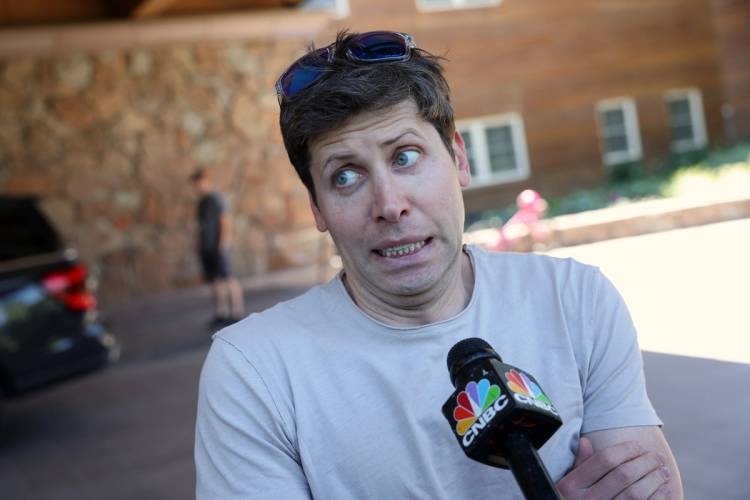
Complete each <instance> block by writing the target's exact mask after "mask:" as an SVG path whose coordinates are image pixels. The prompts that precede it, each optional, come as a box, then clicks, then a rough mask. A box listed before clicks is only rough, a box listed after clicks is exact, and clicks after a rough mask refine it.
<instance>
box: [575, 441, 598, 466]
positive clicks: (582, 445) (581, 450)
mask: <svg viewBox="0 0 750 500" xmlns="http://www.w3.org/2000/svg"><path fill="white" fill-rule="evenodd" d="M593 454H594V445H593V444H591V440H590V439H589V438H587V437H585V436H581V439H580V440H579V441H578V454H577V455H576V463H575V464H574V465H573V468H575V467H578V466H579V465H580V464H582V463H583V462H585V461H586V460H588V459H589V457H590V456H591V455H593Z"/></svg>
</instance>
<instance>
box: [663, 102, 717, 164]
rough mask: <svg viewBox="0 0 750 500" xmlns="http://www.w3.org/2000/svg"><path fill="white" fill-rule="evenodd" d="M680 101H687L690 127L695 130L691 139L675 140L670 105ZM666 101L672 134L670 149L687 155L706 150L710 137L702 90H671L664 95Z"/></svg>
mask: <svg viewBox="0 0 750 500" xmlns="http://www.w3.org/2000/svg"><path fill="white" fill-rule="evenodd" d="M678 99H687V102H688V108H689V110H690V125H691V126H692V128H693V137H692V138H691V139H689V140H688V139H682V140H675V139H674V134H673V133H672V131H673V130H674V126H673V123H672V113H671V112H670V111H669V104H670V103H671V102H672V101H675V100H678ZM664 101H665V103H666V105H667V119H668V120H669V131H670V134H671V138H672V139H671V142H670V149H671V150H672V151H673V152H675V153H685V152H688V151H695V150H698V149H702V148H705V147H706V146H707V145H708V135H707V134H706V119H705V115H704V113H703V96H702V95H701V91H700V89H698V88H696V87H689V88H683V89H671V90H668V91H667V92H665V93H664Z"/></svg>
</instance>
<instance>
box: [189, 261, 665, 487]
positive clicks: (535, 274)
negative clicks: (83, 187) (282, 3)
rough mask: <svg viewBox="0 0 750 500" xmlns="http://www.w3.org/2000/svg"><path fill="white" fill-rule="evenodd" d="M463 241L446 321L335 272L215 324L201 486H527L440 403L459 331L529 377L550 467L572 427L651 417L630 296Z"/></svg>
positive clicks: (564, 450)
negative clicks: (487, 455)
mask: <svg viewBox="0 0 750 500" xmlns="http://www.w3.org/2000/svg"><path fill="white" fill-rule="evenodd" d="M467 251H468V252H469V255H470V256H471V260H472V264H473V266H474V270H475V276H476V279H475V285H474V290H473V293H472V297H471V300H470V302H469V304H468V306H467V307H466V308H465V309H464V310H463V311H462V312H461V313H459V314H458V315H456V316H455V317H453V318H451V319H448V320H445V321H441V322H438V323H434V324H430V325H425V326H421V327H408V328H397V327H392V326H387V325H384V324H382V323H379V322H378V321H376V320H374V319H372V318H371V317H369V316H368V315H366V314H365V313H363V312H362V311H361V310H360V309H359V308H358V307H357V306H356V305H355V304H354V302H353V301H352V300H351V298H350V297H349V295H348V294H347V292H346V290H345V288H344V286H343V284H342V282H341V279H340V277H337V278H336V279H334V280H333V281H331V282H329V283H327V284H326V285H322V286H318V287H315V288H313V289H311V290H309V291H308V292H307V293H305V294H304V295H302V296H300V297H298V298H296V299H293V300H291V301H289V302H285V303H282V304H279V305H277V306H275V307H273V308H271V309H269V310H267V311H265V312H263V313H260V314H254V315H252V316H250V317H249V318H247V319H245V320H243V321H241V322H240V323H237V324H235V325H233V326H231V327H228V328H226V329H224V330H222V331H221V332H219V333H218V334H217V335H216V336H215V338H214V342H213V345H212V346H211V350H210V352H209V354H208V357H207V359H206V362H205V365H204V368H203V372H202V374H201V381H200V389H199V402H198V418H197V424H196V444H195V460H196V467H197V497H198V499H199V500H204V499H225V500H226V499H234V498H237V499H239V498H242V499H269V500H278V499H284V500H296V499H309V498H311V497H312V498H316V499H324V500H327V499H349V498H357V499H379V498H383V499H429V500H436V499H445V500H456V499H463V498H466V499H473V498H482V497H484V496H486V497H487V498H522V495H521V492H520V490H519V489H518V486H517V485H516V484H515V481H514V479H513V476H512V474H511V473H510V472H509V471H505V470H501V469H495V468H492V467H489V466H486V465H483V464H480V463H478V462H474V461H472V460H469V459H468V458H467V457H466V456H465V455H464V453H463V451H462V450H461V448H460V447H459V444H458V442H457V441H456V439H455V437H454V435H453V434H452V431H451V429H450V427H449V424H448V422H447V421H446V420H445V418H444V417H443V415H442V413H441V406H442V404H443V403H444V402H445V400H446V399H447V398H448V396H449V395H450V394H451V393H452V392H453V390H454V388H453V386H452V385H451V383H450V380H449V377H448V371H447V369H446V355H447V353H448V351H449V350H450V348H451V347H452V346H453V345H454V344H455V343H456V342H458V341H459V340H461V339H464V338H467V337H481V338H483V339H485V340H486V341H488V342H489V343H490V344H491V345H492V346H493V347H494V348H495V350H496V351H498V353H499V354H500V355H501V356H502V358H503V360H504V361H505V362H506V363H509V364H512V365H515V366H518V367H519V368H522V369H524V370H526V371H528V372H529V373H531V374H532V375H534V377H535V378H536V379H537V381H538V382H539V384H540V386H541V387H542V389H543V390H544V391H545V393H546V394H547V395H548V396H549V398H550V399H551V400H552V402H553V403H554V404H555V406H556V408H557V410H558V411H559V412H560V415H561V417H562V419H563V422H564V425H563V427H562V428H561V429H559V430H558V431H557V433H556V434H555V435H554V436H553V437H552V438H551V439H550V440H549V441H548V442H547V444H545V445H544V446H543V447H542V449H541V450H540V455H541V457H542V459H543V461H544V463H545V464H546V466H547V468H548V469H549V472H550V474H551V476H552V477H553V479H554V480H558V479H559V478H560V477H561V476H563V475H564V473H565V472H566V471H567V470H568V469H569V468H570V467H571V466H572V464H573V461H574V459H575V451H576V449H577V446H578V438H579V435H580V434H582V433H587V432H591V431H596V430H601V429H609V428H618V427H627V426H635V425H660V424H661V422H660V421H659V419H658V417H657V416H656V414H655V412H654V410H653V408H652V406H651V403H650V402H649V400H648V397H647V395H646V389H645V383H644V378H643V370H642V362H641V357H640V352H639V350H638V345H637V342H636V335H635V330H634V328H633V324H632V322H631V319H630V316H629V314H628V311H627V308H626V306H625V304H624V303H623V301H622V299H621V297H620V295H619V294H618V293H617V291H616V290H615V288H614V287H613V286H612V284H611V283H610V282H609V281H608V280H607V279H606V278H605V277H604V276H603V275H602V274H601V273H600V272H599V271H598V270H597V269H596V268H593V267H590V266H586V265H582V264H580V263H577V262H575V261H573V260H570V259H566V260H562V259H555V258H551V257H545V256H538V255H523V254H509V253H489V252H485V251H482V250H480V249H477V248H473V247H467Z"/></svg>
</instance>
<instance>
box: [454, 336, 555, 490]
mask: <svg viewBox="0 0 750 500" xmlns="http://www.w3.org/2000/svg"><path fill="white" fill-rule="evenodd" d="M448 372H449V373H450V378H451V383H452V384H453V386H454V387H455V388H456V390H455V391H454V392H453V394H451V396H450V397H449V398H448V400H447V401H446V402H445V404H444V405H443V415H445V418H446V419H447V420H448V423H449V424H450V426H451V429H452V430H453V433H454V434H455V435H456V439H458V442H459V444H460V445H461V448H462V449H463V450H464V452H465V453H466V455H467V456H468V457H469V458H471V459H473V460H476V461H478V462H481V463H483V464H487V465H491V466H493V467H500V468H503V469H510V470H511V471H512V472H513V476H514V477H515V478H516V482H517V483H518V486H519V487H520V488H521V491H522V492H523V494H524V496H525V497H526V498H527V499H531V500H548V499H554V500H561V499H562V497H561V496H560V492H558V491H557V488H556V487H555V484H554V483H553V482H552V479H550V477H549V473H548V472H547V469H546V468H545V467H544V464H543V463H542V461H541V460H540V459H539V455H538V454H537V452H536V450H537V449H539V448H540V447H541V446H542V445H543V444H544V443H546V442H547V440H548V439H549V438H550V437H551V436H552V435H553V434H554V433H555V431H557V429H559V428H560V426H561V425H562V420H561V419H560V415H559V413H558V412H557V410H556V409H555V407H554V406H553V404H552V402H551V401H550V400H549V398H548V397H547V395H546V394H544V393H543V392H542V390H541V388H540V387H539V384H537V382H536V380H535V379H534V377H532V376H531V375H529V374H528V373H526V372H524V371H523V370H519V369H518V368H516V367H513V366H511V365H507V364H505V363H503V361H502V359H500V356H499V355H498V354H497V353H496V352H495V350H494V349H492V347H491V346H490V345H489V344H488V343H487V342H485V341H484V340H482V339H479V338H468V339H464V340H461V341H460V342H458V343H457V344H456V345H454V346H453V347H452V348H451V350H450V352H449V353H448Z"/></svg>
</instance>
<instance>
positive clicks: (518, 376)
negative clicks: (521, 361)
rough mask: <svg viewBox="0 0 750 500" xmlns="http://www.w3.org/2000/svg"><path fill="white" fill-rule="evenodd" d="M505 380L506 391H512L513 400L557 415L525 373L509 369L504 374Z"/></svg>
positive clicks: (550, 403)
mask: <svg viewBox="0 0 750 500" xmlns="http://www.w3.org/2000/svg"><path fill="white" fill-rule="evenodd" d="M505 379H506V380H507V381H508V389H510V390H511V391H513V399H515V400H516V401H518V402H519V403H525V404H527V405H532V406H536V407H537V408H541V409H543V410H547V411H549V412H552V413H554V414H555V415H559V414H558V413H557V410H555V407H554V406H552V402H551V401H550V400H549V398H548V397H547V396H546V395H545V394H544V393H543V392H542V390H541V389H540V388H539V386H538V385H536V384H535V383H534V382H532V381H531V379H530V378H529V377H528V376H527V375H526V374H525V373H522V372H519V371H516V370H513V369H511V370H510V371H508V372H506V373H505Z"/></svg>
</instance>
